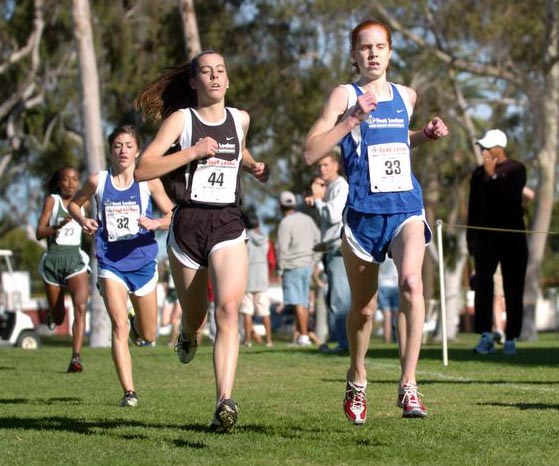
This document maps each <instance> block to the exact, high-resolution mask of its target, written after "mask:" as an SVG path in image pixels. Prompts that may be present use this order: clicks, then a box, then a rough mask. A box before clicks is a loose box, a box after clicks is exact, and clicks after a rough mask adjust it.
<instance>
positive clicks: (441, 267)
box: [436, 220, 448, 367]
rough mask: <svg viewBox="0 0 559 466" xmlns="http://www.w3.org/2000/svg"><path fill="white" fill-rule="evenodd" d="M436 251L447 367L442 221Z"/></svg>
mask: <svg viewBox="0 0 559 466" xmlns="http://www.w3.org/2000/svg"><path fill="white" fill-rule="evenodd" d="M436 225H437V249H438V255H439V288H440V290H441V298H440V299H441V326H442V331H443V335H442V336H443V365H444V366H445V367H446V366H448V344H447V338H446V296H445V289H444V256H443V221H442V220H437V222H436Z"/></svg>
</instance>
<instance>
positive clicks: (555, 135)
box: [520, 4, 559, 341]
mask: <svg viewBox="0 0 559 466" xmlns="http://www.w3.org/2000/svg"><path fill="white" fill-rule="evenodd" d="M556 5H557V4H555V8H556V9H557V6H556ZM557 13H558V12H557V11H556V14H557ZM550 36H551V38H552V40H550V42H549V47H548V49H547V50H546V52H545V54H546V56H547V57H548V59H549V61H550V63H552V65H551V67H550V71H549V73H548V74H547V75H546V77H545V78H546V80H545V90H544V92H543V95H542V107H541V108H542V113H541V115H542V118H541V124H542V141H543V146H542V148H541V150H540V151H539V153H538V156H537V160H538V165H539V170H538V174H539V186H538V190H537V205H536V214H535V216H534V223H533V225H532V230H534V231H535V232H543V231H548V230H549V225H550V223H551V213H552V211H553V195H554V193H555V170H556V163H557V152H558V151H559V115H558V109H559V62H557V60H556V59H554V58H553V57H557V54H558V53H559V45H558V44H559V25H558V24H557V21H555V22H553V25H552V31H551V33H550ZM547 236H548V235H547V233H545V234H542V233H534V234H532V236H530V237H529V242H528V246H529V256H528V270H527V271H526V285H525V287H524V317H523V321H522V334H521V336H520V338H521V339H523V340H528V341H534V340H536V338H537V327H536V305H537V300H538V296H539V294H540V287H539V276H540V271H541V267H542V262H543V255H544V251H545V244H546V241H547Z"/></svg>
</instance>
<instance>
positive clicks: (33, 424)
mask: <svg viewBox="0 0 559 466" xmlns="http://www.w3.org/2000/svg"><path fill="white" fill-rule="evenodd" d="M130 428H141V429H166V430H169V429H173V430H176V432H177V433H182V432H184V431H187V432H195V433H203V434H207V435H208V437H207V438H208V439H210V438H214V439H219V438H228V437H230V436H233V437H234V436H239V435H248V436H252V435H255V434H256V435H262V436H265V437H276V438H282V439H290V440H300V439H301V436H302V435H306V436H308V435H312V436H313V438H315V439H318V440H320V441H321V442H322V436H323V434H326V433H327V434H328V435H331V434H332V433H336V432H337V433H339V434H345V433H346V432H347V429H346V428H344V427H342V425H340V428H339V429H333V428H332V426H325V427H324V428H323V429H321V428H320V427H317V426H316V425H312V426H308V427H304V426H278V425H258V424H242V423H241V424H239V425H237V426H236V427H235V429H234V430H233V431H232V432H230V433H227V434H219V433H214V432H210V430H209V427H208V425H207V424H194V423H193V424H186V425H173V424H159V423H148V422H141V421H134V420H129V419H128V420H126V419H114V420H98V421H87V420H83V419H75V418H70V417H63V416H51V417H43V418H39V419H37V418H21V417H0V429H15V430H24V431H38V432H45V431H47V432H48V431H50V432H69V433H75V434H83V435H99V436H102V437H106V436H107V433H108V432H110V434H109V435H114V436H115V437H118V438H121V439H124V440H131V441H134V440H140V441H141V440H149V439H150V438H151V435H150V432H149V431H143V432H142V433H137V434H135V433H130V431H127V432H126V433H124V432H123V433H119V430H120V429H130ZM111 431H112V432H111ZM364 434H366V432H364ZM181 435H182V434H181ZM166 443H169V444H170V445H174V446H175V447H176V448H191V449H196V450H201V449H206V448H210V447H211V444H208V443H206V442H204V441H196V440H185V439H184V436H181V438H171V439H168V440H166ZM348 443H353V444H355V445H356V446H387V445H388V443H387V442H383V441H382V440H378V439H371V438H369V435H368V434H367V435H366V436H365V437H356V438H352V439H347V438H345V437H344V444H346V445H347V444H348Z"/></svg>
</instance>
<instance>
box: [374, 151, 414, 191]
mask: <svg viewBox="0 0 559 466" xmlns="http://www.w3.org/2000/svg"><path fill="white" fill-rule="evenodd" d="M367 152H368V154H367V155H368V158H369V179H370V180H371V192H373V193H388V192H399V191H410V190H411V189H413V184H412V178H411V163H410V149H409V147H408V145H407V144H404V143H400V142H392V143H387V144H375V145H372V146H368V147H367Z"/></svg>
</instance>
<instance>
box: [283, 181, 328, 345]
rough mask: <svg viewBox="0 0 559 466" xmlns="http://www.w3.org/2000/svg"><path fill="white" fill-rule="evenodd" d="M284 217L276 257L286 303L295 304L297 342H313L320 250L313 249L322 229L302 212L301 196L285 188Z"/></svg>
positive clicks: (303, 343) (308, 343) (284, 302)
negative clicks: (314, 283) (315, 277)
mask: <svg viewBox="0 0 559 466" xmlns="http://www.w3.org/2000/svg"><path fill="white" fill-rule="evenodd" d="M279 204H280V209H281V212H282V214H283V218H282V220H281V221H280V223H279V225H278V237H277V240H276V257H277V267H278V274H279V275H280V276H281V278H282V280H281V281H282V291H283V304H284V306H293V309H294V313H295V320H296V321H297V329H298V330H299V337H298V340H297V344H299V345H300V346H310V345H311V341H310V338H309V334H308V322H309V304H310V287H311V275H312V270H313V266H314V264H315V263H316V262H317V261H318V260H320V254H317V253H315V252H313V248H314V246H315V245H316V244H317V243H318V242H319V241H320V231H319V229H318V227H317V225H316V223H315V222H314V220H313V218H312V217H311V216H310V215H307V214H304V213H302V212H298V211H297V210H296V207H297V198H296V197H295V194H293V193H292V192H291V191H283V192H282V193H281V194H280V198H279Z"/></svg>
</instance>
